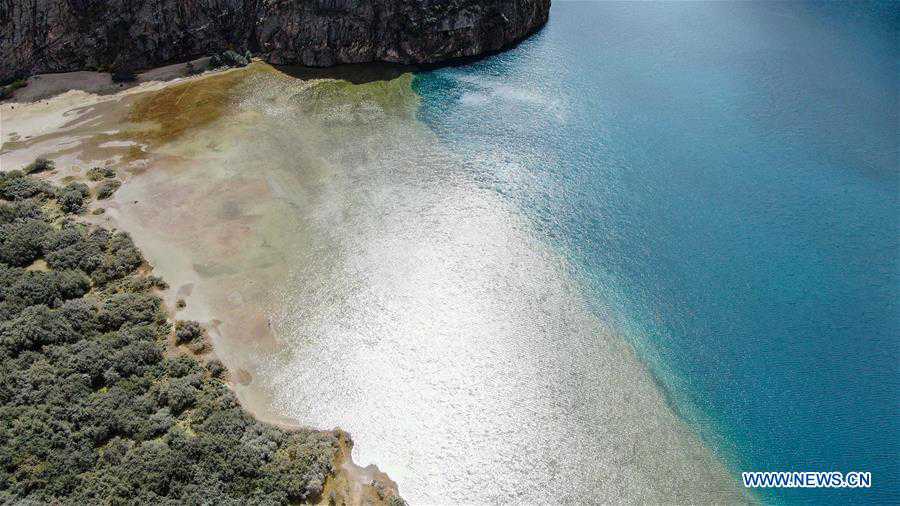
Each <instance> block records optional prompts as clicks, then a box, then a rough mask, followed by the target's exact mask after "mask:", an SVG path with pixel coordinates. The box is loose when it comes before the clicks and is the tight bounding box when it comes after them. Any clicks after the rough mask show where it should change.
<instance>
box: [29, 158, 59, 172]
mask: <svg viewBox="0 0 900 506" xmlns="http://www.w3.org/2000/svg"><path fill="white" fill-rule="evenodd" d="M55 168H56V164H54V163H53V162H52V161H51V160H47V159H46V158H38V159H37V160H35V161H33V162H31V163H29V164H28V165H27V166H25V173H26V174H37V173H39V172H46V171H48V170H53V169H55Z"/></svg>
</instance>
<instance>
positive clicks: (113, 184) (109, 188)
mask: <svg viewBox="0 0 900 506" xmlns="http://www.w3.org/2000/svg"><path fill="white" fill-rule="evenodd" d="M120 186H122V183H121V182H119V180H118V179H109V180H107V181H103V182H102V183H100V184H99V185H97V198H98V199H100V200H105V199H108V198H110V197H112V196H113V194H114V193H116V190H118V189H119V187H120Z"/></svg>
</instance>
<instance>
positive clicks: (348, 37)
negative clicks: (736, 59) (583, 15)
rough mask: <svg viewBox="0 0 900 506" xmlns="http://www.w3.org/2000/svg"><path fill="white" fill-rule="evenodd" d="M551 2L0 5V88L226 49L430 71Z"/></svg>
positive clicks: (77, 0)
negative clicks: (30, 78) (38, 76)
mask: <svg viewBox="0 0 900 506" xmlns="http://www.w3.org/2000/svg"><path fill="white" fill-rule="evenodd" d="M549 10H550V0H0V81H4V80H9V79H11V78H15V77H23V76H26V75H30V74H35V73H46V72H63V71H71V70H84V69H99V70H106V69H110V68H116V69H127V70H135V69H139V68H147V67H152V66H158V65H163V64H167V63H174V62H178V61H185V60H189V59H192V58H197V57H200V56H204V55H208V54H211V53H214V52H219V51H222V50H225V49H236V50H239V51H244V50H248V49H249V50H250V51H252V52H253V53H254V54H258V55H260V56H262V57H263V58H264V59H266V60H268V61H269V62H271V63H274V64H303V65H310V66H330V65H334V64H337V63H361V62H370V61H386V62H396V63H435V62H440V61H444V60H448V59H452V58H458V57H465V56H474V55H479V54H484V53H487V52H491V51H496V50H499V49H502V48H503V47H505V46H508V45H510V44H512V43H514V42H516V41H518V40H521V39H522V38H523V37H526V36H527V35H529V34H530V33H532V32H533V31H535V30H537V29H538V28H540V27H541V26H543V24H544V23H546V21H547V16H548V12H549Z"/></svg>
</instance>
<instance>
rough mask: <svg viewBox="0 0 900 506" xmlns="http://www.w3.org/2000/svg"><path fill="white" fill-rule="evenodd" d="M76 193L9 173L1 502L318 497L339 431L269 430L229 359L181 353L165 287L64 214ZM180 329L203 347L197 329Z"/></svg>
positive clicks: (1, 243) (0, 346) (189, 325)
mask: <svg viewBox="0 0 900 506" xmlns="http://www.w3.org/2000/svg"><path fill="white" fill-rule="evenodd" d="M76 194H77V195H80V196H81V198H82V199H85V198H87V195H86V192H85V191H84V189H83V188H82V187H80V186H73V185H69V186H67V187H64V188H54V187H51V186H50V185H47V184H45V183H41V182H38V181H35V180H33V179H31V178H30V177H28V176H25V175H23V174H22V173H18V174H14V175H9V174H5V175H2V177H0V199H2V200H0V503H3V504H8V503H23V504H32V503H33V504H45V503H50V504H58V503H63V504H235V505H236V504H288V503H296V502H303V501H313V500H316V499H317V498H318V497H319V496H320V495H321V493H322V487H323V484H324V480H325V477H326V476H327V475H328V474H329V473H330V472H331V471H332V468H331V467H332V461H333V458H334V454H335V452H336V450H337V447H338V441H337V439H336V438H335V436H334V435H333V434H331V433H322V432H316V431H311V430H298V431H285V430H282V429H278V428H276V427H272V426H268V425H265V424H262V423H260V422H257V421H256V420H254V419H253V418H252V417H250V416H249V415H248V414H246V413H245V412H244V411H243V410H242V409H241V408H240V406H239V405H238V404H237V402H236V399H235V397H234V395H233V393H232V392H231V390H229V389H228V388H227V386H226V385H225V384H224V383H223V382H222V381H221V380H220V379H219V378H221V377H222V376H224V374H225V370H224V367H223V366H222V364H221V363H219V362H218V361H210V362H209V364H208V365H207V367H203V366H201V365H200V364H199V363H198V362H197V361H196V360H195V359H194V358H193V357H188V356H179V357H174V358H172V357H169V356H167V354H165V353H164V350H165V340H166V337H167V336H168V335H170V334H171V332H172V326H171V324H170V322H169V321H168V320H167V318H166V315H165V313H164V312H163V311H162V306H161V302H160V300H159V298H158V297H156V296H155V295H154V294H153V293H152V291H151V289H152V288H153V287H155V286H159V285H160V283H161V281H160V280H158V279H154V278H149V277H146V276H144V275H143V274H141V270H142V269H139V267H140V266H141V264H142V263H143V257H142V256H141V254H140V252H139V251H138V250H137V249H136V248H135V247H134V244H133V243H132V241H131V239H130V238H129V237H128V235H127V234H124V233H121V232H111V231H108V230H105V229H103V228H99V227H94V226H89V225H86V224H83V223H78V222H76V221H73V220H72V218H71V216H69V215H68V214H65V213H71V212H73V211H72V210H71V209H74V208H75V207H78V206H75V205H74V204H73V205H69V204H67V203H65V201H67V199H70V198H72V199H74V195H76ZM54 203H55V204H58V206H59V208H60V209H63V210H64V211H63V212H64V214H63V215H59V213H56V214H53V215H52V216H51V214H50V213H46V212H45V209H50V208H54V205H53V204H54ZM36 260H43V261H44V262H46V268H41V269H37V268H34V267H33V266H34V265H37V264H35V261H36ZM41 265H43V263H41ZM176 329H177V330H176V332H177V333H178V339H184V340H188V341H197V340H198V339H199V340H202V336H203V329H202V328H201V327H200V326H199V325H198V324H196V322H179V324H178V325H176Z"/></svg>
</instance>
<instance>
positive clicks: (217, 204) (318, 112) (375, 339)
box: [0, 63, 748, 503]
mask: <svg viewBox="0 0 900 506" xmlns="http://www.w3.org/2000/svg"><path fill="white" fill-rule="evenodd" d="M160 75H163V76H167V77H171V75H169V74H166V73H165V72H162V73H161V74H160ZM391 77H392V79H390V80H383V81H382V80H373V81H371V82H368V83H362V84H357V85H351V84H350V83H347V82H343V81H330V80H325V81H321V80H298V79H296V78H295V77H293V76H290V75H287V74H285V73H282V72H280V71H278V70H276V69H273V68H272V67H269V66H266V65H262V64H259V63H256V64H253V65H251V66H250V67H248V68H245V69H239V70H231V71H226V72H219V73H215V74H205V75H202V76H193V77H176V78H174V79H171V80H168V81H165V82H152V81H150V82H141V83H138V84H137V85H136V86H134V87H132V88H129V89H127V90H123V91H120V92H116V93H111V94H105V95H104V94H101V93H108V92H109V91H114V90H110V89H109V88H108V87H104V86H106V85H105V84H104V83H102V82H100V81H102V80H101V79H99V78H97V76H84V75H81V76H77V75H76V76H65V77H59V76H57V77H54V78H53V82H54V83H57V84H54V85H52V86H51V85H50V84H47V85H42V86H43V88H40V89H38V88H33V89H32V90H31V91H30V93H34V95H33V96H35V97H37V96H45V95H46V94H49V93H51V92H52V91H58V90H59V89H60V87H65V86H71V85H73V84H79V83H83V85H84V86H87V87H89V88H91V89H92V90H94V91H97V92H98V93H88V92H84V91H69V92H66V93H63V94H60V95H56V96H53V97H51V98H43V99H41V100H39V101H37V102H33V103H28V104H23V103H4V104H2V105H0V120H2V123H0V139H2V143H3V145H2V148H0V168H2V170H10V169H14V168H18V167H20V166H23V165H25V164H26V163H28V162H30V161H31V160H33V159H34V158H35V157H37V156H46V157H49V158H51V159H53V160H55V161H56V163H57V166H58V170H57V171H56V172H55V173H53V174H50V175H48V177H51V178H53V179H56V180H63V179H66V180H68V179H79V180H83V179H84V173H85V171H86V170H87V169H88V168H90V167H92V166H97V165H109V166H113V167H116V168H117V169H118V171H119V174H120V176H121V177H122V179H123V180H124V182H125V184H124V185H123V186H122V188H121V189H120V190H119V191H118V192H117V193H116V195H115V196H114V198H112V199H111V200H109V201H101V202H99V203H98V204H97V205H99V206H102V207H104V208H105V210H106V212H105V213H104V214H102V215H100V216H92V217H91V219H93V220H96V221H97V222H98V223H103V224H105V225H107V226H114V227H118V228H122V229H124V230H127V231H129V232H130V233H131V234H132V236H133V237H134V239H135V242H136V243H137V245H138V246H139V247H140V248H141V249H142V250H143V251H144V253H145V255H146V256H147V257H148V258H149V259H150V261H151V263H152V264H153V266H154V271H155V273H156V274H158V275H160V276H162V277H163V278H164V279H166V280H167V281H168V282H169V283H170V285H171V289H170V290H168V291H167V293H166V294H165V300H166V303H167V305H168V306H169V307H170V308H171V309H172V310H173V311H175V310H176V308H175V304H176V301H177V300H179V299H183V300H184V301H185V302H186V307H185V308H184V309H180V310H178V311H177V317H178V318H180V319H193V320H198V321H200V322H202V323H204V324H205V325H206V326H207V327H208V328H209V329H210V333H211V336H212V339H213V344H214V348H215V352H216V354H217V355H218V357H219V358H220V359H221V360H222V361H223V362H224V363H225V364H226V365H227V366H228V368H229V370H230V371H231V372H232V379H233V380H234V385H233V386H234V389H235V391H236V392H237V394H238V397H239V398H240V400H241V402H242V404H243V405H244V406H245V407H246V408H247V409H248V410H249V411H250V412H252V413H254V414H255V415H256V416H257V417H259V418H260V419H262V420H266V421H270V422H274V423H280V424H294V423H304V424H312V425H314V426H320V427H322V426H324V427H333V426H340V427H342V428H344V429H347V430H349V431H350V432H351V433H352V434H354V438H355V439H356V449H355V450H354V454H355V455H356V456H357V460H358V461H361V462H363V463H369V462H377V463H378V464H379V465H381V466H382V468H383V469H385V470H386V471H387V473H388V474H389V475H390V476H391V477H392V478H394V479H395V480H396V481H397V482H398V483H399V485H400V488H401V491H402V492H403V495H404V497H407V498H408V499H412V500H413V502H422V503H434V502H450V503H454V502H475V503H481V502H493V503H498V502H503V503H509V502H547V501H551V502H552V501H555V502H581V501H582V500H584V498H595V499H598V500H600V501H611V502H618V501H624V502H672V501H677V502H716V503H721V502H742V501H746V500H748V498H747V497H746V496H743V495H742V493H741V491H740V490H739V489H738V488H737V486H736V483H734V480H733V479H732V478H731V477H730V476H728V474H727V472H726V471H725V469H724V467H723V466H722V464H721V463H720V462H719V461H718V460H717V459H716V458H715V457H714V456H713V455H712V453H711V452H710V451H709V450H708V449H707V448H705V447H704V446H703V445H702V443H701V442H700V441H699V440H698V439H697V437H696V436H695V435H694V434H693V433H692V432H691V431H690V430H689V429H688V428H687V427H686V426H684V424H683V423H682V422H680V421H679V420H678V419H677V417H675V415H674V414H673V413H672V412H671V410H670V409H669V407H668V406H667V405H666V403H665V399H664V398H663V397H662V395H661V394H660V393H659V392H658V391H657V390H656V387H655V386H654V384H653V382H652V380H651V379H650V378H649V375H648V374H647V373H646V371H645V370H644V368H643V367H642V366H641V365H640V363H639V362H638V361H637V359H636V358H635V357H634V354H633V353H632V352H631V350H630V349H629V348H628V346H626V345H625V344H624V343H623V342H622V341H621V339H618V338H616V337H615V336H614V335H613V334H612V331H611V330H610V329H607V328H605V327H604V325H603V323H602V322H600V321H598V320H597V318H595V317H594V316H592V315H590V314H588V312H587V309H586V308H585V307H584V306H585V305H584V304H583V301H582V299H581V298H579V295H578V293H577V292H578V287H577V286H574V285H573V284H572V283H570V282H568V281H566V280H565V279H566V275H567V274H566V272H565V266H561V265H559V264H558V261H557V260H556V259H555V257H554V254H553V252H552V250H551V249H548V248H546V247H544V246H543V245H542V244H540V243H539V242H538V241H535V240H534V238H533V237H532V236H531V235H530V232H529V231H528V225H527V223H525V222H524V221H523V220H521V219H520V217H518V216H517V214H516V211H515V209H512V208H511V207H510V206H509V205H508V204H507V203H505V202H503V201H502V200H501V199H498V198H497V196H496V195H494V194H491V193H489V192H483V191H479V189H478V187H477V184H474V183H473V181H471V180H469V179H468V176H467V175H465V174H455V173H453V172H450V171H448V170H447V169H446V167H447V166H448V164H449V165H452V164H453V163H456V161H455V160H453V159H452V155H449V154H446V153H443V152H441V150H440V149H439V148H437V147H436V145H437V144H436V140H435V139H434V136H433V135H432V134H431V133H430V132H429V131H428V130H427V128H424V127H423V126H422V125H421V124H420V123H419V122H418V121H416V119H415V111H416V107H417V103H418V102H417V101H418V97H417V96H416V95H415V93H414V92H412V90H411V86H410V80H411V76H409V75H408V74H400V75H394V76H391ZM145 80H146V79H145ZM45 82H49V81H45ZM60 83H61V84H60ZM26 89H27V88H26ZM23 96H24V95H23ZM385 153H389V154H390V155H389V156H386V155H385ZM398 202H400V203H402V206H401V207H400V208H399V209H398V207H397V205H396V203H398ZM484 231H492V233H491V234H488V236H487V238H485V234H484ZM447 252H449V253H447ZM472 266H475V267H478V269H476V270H473V268H472ZM535 279H536V280H539V282H540V284H537V285H536V284H535V283H534V280H535ZM440 308H444V310H440ZM559 308H562V309H559ZM557 309H559V310H557ZM548 311H549V312H548ZM498 314H502V315H506V317H505V318H500V319H498V318H497V316H496V315H498ZM534 315H542V319H535V316H534ZM566 336H569V338H567V339H562V338H563V337H566ZM462 338H465V339H468V340H469V341H466V340H465V339H462ZM482 338H483V339H489V340H490V341H483V340H479V339H482ZM585 356H588V357H590V360H587V359H585V360H582V359H581V357H585ZM498 364H499V366H498ZM548 368H549V369H548ZM550 370H552V371H553V372H549V373H548V372H547V371H550ZM560 371H562V373H560ZM561 374H562V375H561ZM581 382H591V383H592V384H596V385H598V387H597V388H592V389H589V390H584V389H583V387H582V386H581V385H580V383H581ZM566 389H570V390H566ZM561 390H564V391H562V392H561ZM472 402H481V403H483V409H480V410H479V409H478V406H472V405H471V403H472ZM548 403H549V404H548ZM411 409H412V410H419V411H412V412H410V411H409V410H411ZM573 422H574V423H575V425H574V426H573V425H572V423H573ZM572 427H577V428H575V429H573V428H572ZM520 430H527V431H529V432H527V433H524V435H523V433H520V432H519V431H520ZM349 451H350V450H349V448H347V452H348V453H349ZM473 453H475V454H477V455H475V456H473V455H472V454H473ZM360 456H362V457H361V458H360ZM347 462H349V463H348V464H346V466H345V471H346V472H347V473H348V475H347V476H350V477H351V479H350V482H354V483H358V482H360V480H363V481H364V480H369V479H371V478H372V477H373V476H382V475H381V474H380V471H378V470H377V469H374V468H360V467H358V466H356V465H355V464H352V462H351V461H349V460H348V461H347ZM526 479H527V480H530V482H529V483H530V485H528V486H526V485H523V484H522V481H523V480H526ZM576 481H578V482H579V483H582V484H585V483H586V484H588V485H583V486H581V488H578V489H577V490H576V489H575V488H576V487H574V485H571V484H572V483H575V482H576ZM570 485H571V486H572V489H571V490H570V489H567V488H568V487H570ZM529 487H530V488H533V489H535V490H537V491H538V493H533V492H534V490H531V491H523V490H522V489H528V488H529ZM517 489H518V490H517ZM523 493H524V495H522V494H523Z"/></svg>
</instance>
